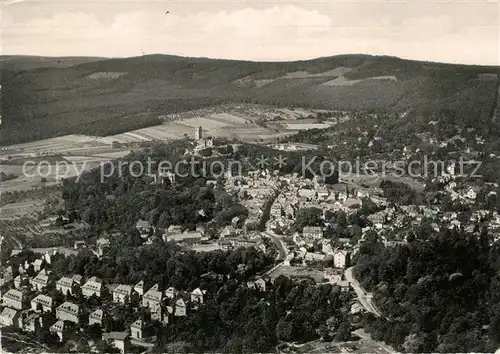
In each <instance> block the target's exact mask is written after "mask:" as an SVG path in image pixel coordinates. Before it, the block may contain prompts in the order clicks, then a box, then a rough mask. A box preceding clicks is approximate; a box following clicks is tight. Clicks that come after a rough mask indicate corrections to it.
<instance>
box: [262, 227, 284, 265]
mask: <svg viewBox="0 0 500 354" xmlns="http://www.w3.org/2000/svg"><path fill="white" fill-rule="evenodd" d="M262 236H265V237H269V238H270V239H271V240H273V242H274V243H275V244H276V248H277V249H278V251H279V254H278V256H277V257H276V260H278V261H283V260H285V258H286V255H287V254H288V252H287V248H286V246H285V243H284V242H283V241H282V240H281V238H280V237H279V236H278V235H276V234H275V233H273V232H272V231H263V232H262Z"/></svg>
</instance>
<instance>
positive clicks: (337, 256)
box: [333, 250, 351, 268]
mask: <svg viewBox="0 0 500 354" xmlns="http://www.w3.org/2000/svg"><path fill="white" fill-rule="evenodd" d="M350 261H351V253H350V252H349V251H346V250H337V251H335V253H334V254H333V265H334V266H335V267H336V268H345V267H347V266H349V263H350Z"/></svg>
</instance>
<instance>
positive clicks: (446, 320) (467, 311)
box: [356, 229, 500, 353]
mask: <svg viewBox="0 0 500 354" xmlns="http://www.w3.org/2000/svg"><path fill="white" fill-rule="evenodd" d="M420 236H422V238H419V239H414V240H411V242H409V243H408V245H405V246H397V247H395V248H384V247H383V246H382V245H381V244H380V243H379V241H378V240H377V238H376V236H374V237H371V238H370V239H369V240H367V242H365V243H364V244H363V246H362V247H361V250H360V254H359V256H358V260H357V266H356V273H357V276H358V279H361V283H362V284H363V286H365V287H366V288H367V289H370V290H371V291H372V292H373V293H374V300H375V302H376V304H377V305H378V307H379V309H380V310H381V311H382V313H383V314H384V315H385V316H386V317H387V319H376V320H372V321H370V322H369V323H368V324H367V325H368V328H369V329H370V331H371V332H372V335H373V336H374V338H375V339H379V340H384V341H385V342H387V343H390V344H391V345H393V346H394V347H395V348H397V349H398V350H401V351H404V352H413V353H417V352H441V353H452V352H455V353H457V352H494V351H495V350H496V349H498V347H499V346H500V243H499V241H498V240H497V241H496V242H495V243H492V242H491V241H492V240H491V238H490V236H489V235H488V233H487V231H486V229H484V230H483V231H482V232H481V233H476V234H468V233H465V232H463V231H457V230H455V229H453V230H448V229H445V230H442V231H441V232H439V233H437V234H432V233H429V232H428V233H427V234H426V235H420Z"/></svg>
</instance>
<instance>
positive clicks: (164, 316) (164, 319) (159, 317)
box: [151, 307, 168, 325]
mask: <svg viewBox="0 0 500 354" xmlns="http://www.w3.org/2000/svg"><path fill="white" fill-rule="evenodd" d="M151 320H152V321H158V322H161V323H162V324H164V325H167V324H168V312H164V311H163V309H162V308H161V307H160V308H159V309H157V310H156V311H153V312H151Z"/></svg>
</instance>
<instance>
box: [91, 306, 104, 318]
mask: <svg viewBox="0 0 500 354" xmlns="http://www.w3.org/2000/svg"><path fill="white" fill-rule="evenodd" d="M103 315H104V312H103V311H102V310H101V309H97V310H95V311H94V312H92V313H91V314H90V315H89V318H93V319H96V320H102V318H103Z"/></svg>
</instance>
